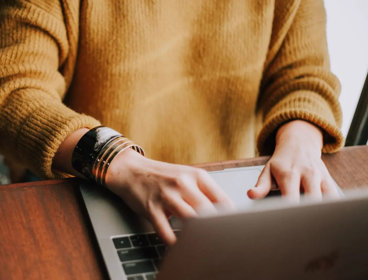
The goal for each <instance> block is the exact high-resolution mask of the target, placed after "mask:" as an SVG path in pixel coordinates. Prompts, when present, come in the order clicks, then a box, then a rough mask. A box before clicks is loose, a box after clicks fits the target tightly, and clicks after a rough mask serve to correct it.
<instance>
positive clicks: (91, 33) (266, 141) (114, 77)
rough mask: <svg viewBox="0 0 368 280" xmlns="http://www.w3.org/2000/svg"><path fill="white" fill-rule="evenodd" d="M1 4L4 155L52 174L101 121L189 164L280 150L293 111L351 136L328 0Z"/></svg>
mask: <svg viewBox="0 0 368 280" xmlns="http://www.w3.org/2000/svg"><path fill="white" fill-rule="evenodd" d="M0 3H1V4H0V153H2V154H5V156H7V157H11V158H13V159H17V160H18V161H20V162H21V163H23V164H24V165H25V166H27V167H29V168H31V169H32V170H33V171H35V172H37V173H38V174H40V175H42V176H46V177H53V176H55V172H53V170H52V159H53V157H54V155H55V152H56V150H57V148H58V146H59V145H60V143H61V142H62V141H63V139H65V137H66V136H67V135H68V134H69V133H71V132H72V131H74V130H76V129H78V128H81V127H94V126H96V125H98V124H99V123H102V124H103V125H106V126H109V127H112V128H114V129H116V130H118V131H120V132H121V133H123V134H124V135H126V136H127V137H129V138H131V139H132V140H133V141H135V142H136V143H137V144H139V145H141V146H142V147H144V149H145V151H146V155H147V156H148V157H151V158H154V159H158V160H164V161H168V162H176V163H185V164H190V163H198V162H208V161H218V160H227V159H238V158H245V157H251V156H254V155H255V153H256V145H255V143H257V145H258V151H259V152H260V153H270V152H272V149H273V145H274V134H275V131H276V130H277V128H278V127H279V126H280V125H282V124H283V123H284V122H286V121H288V120H291V119H304V120H307V121H310V122H312V123H314V124H316V125H317V126H319V127H321V128H322V129H323V131H324V133H325V143H324V151H325V152H332V151H335V150H336V149H338V148H339V147H340V146H341V145H342V143H343V137H342V135H341V133H340V131H339V126H340V123H341V111H340V107H339V103H338V94H339V83H338V81H337V79H336V78H335V76H334V75H332V74H331V73H330V71H329V59H328V54H327V48H326V36H325V20H326V19H325V12H324V7H323V3H322V1H320V0H305V1H297V0H295V1H289V0H262V1H258V0H257V1H256V0H242V1H241V0H233V1H222V0H218V1H215V0H150V1H148V0H147V1H143V0H134V1H133V0H132V1H118V0H117V1H111V0H99V1H96V0H84V1H79V0H59V1H56V0H43V1H42V0H29V1H20V0H18V1H5V2H4V1H1V2H0Z"/></svg>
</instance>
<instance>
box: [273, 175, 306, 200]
mask: <svg viewBox="0 0 368 280" xmlns="http://www.w3.org/2000/svg"><path fill="white" fill-rule="evenodd" d="M274 178H275V180H276V183H277V185H278V186H279V188H280V191H281V195H283V196H284V197H285V198H286V199H287V200H288V201H290V202H299V201H300V183H301V181H300V174H298V173H296V172H294V171H289V172H283V173H281V174H280V173H277V172H276V173H275V174H274Z"/></svg>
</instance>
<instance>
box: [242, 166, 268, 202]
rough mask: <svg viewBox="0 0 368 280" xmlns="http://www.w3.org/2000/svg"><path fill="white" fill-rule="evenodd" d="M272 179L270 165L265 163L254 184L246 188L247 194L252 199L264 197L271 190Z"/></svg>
mask: <svg viewBox="0 0 368 280" xmlns="http://www.w3.org/2000/svg"><path fill="white" fill-rule="evenodd" d="M272 181H273V180H272V175H271V168H270V165H269V164H266V165H265V167H264V168H263V170H262V172H261V174H260V175H259V177H258V180H257V183H256V185H255V186H254V187H253V188H251V189H250V190H248V192H247V194H248V196H249V198H252V199H260V198H264V197H265V196H266V195H267V194H268V193H269V192H270V190H271V187H272Z"/></svg>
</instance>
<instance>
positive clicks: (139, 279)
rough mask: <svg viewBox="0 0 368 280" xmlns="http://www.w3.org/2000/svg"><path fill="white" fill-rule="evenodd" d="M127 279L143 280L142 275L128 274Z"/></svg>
mask: <svg viewBox="0 0 368 280" xmlns="http://www.w3.org/2000/svg"><path fill="white" fill-rule="evenodd" d="M128 280H144V278H143V276H142V275H134V276H129V277H128Z"/></svg>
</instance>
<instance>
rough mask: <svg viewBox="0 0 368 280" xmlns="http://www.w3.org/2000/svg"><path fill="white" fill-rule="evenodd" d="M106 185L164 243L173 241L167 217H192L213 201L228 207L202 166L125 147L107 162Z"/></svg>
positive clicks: (208, 206) (208, 209)
mask: <svg viewBox="0 0 368 280" xmlns="http://www.w3.org/2000/svg"><path fill="white" fill-rule="evenodd" d="M105 182H106V186H107V188H109V189H110V190H111V191H112V192H114V193H115V194H117V195H119V196H120V197H121V198H122V199H123V200H124V202H125V203H126V204H127V205H128V206H129V207H130V208H131V209H132V210H134V211H135V212H136V213H138V214H141V215H143V216H145V217H146V218H147V219H148V220H149V221H150V222H151V223H152V224H153V227H154V228H155V230H156V231H157V233H158V234H159V235H160V237H161V238H162V239H163V240H164V241H165V242H166V243H167V244H173V243H174V242H175V241H176V237H175V234H174V233H173V231H172V229H171V227H170V223H169V221H168V218H169V217H170V216H171V215H174V216H177V217H179V218H187V217H193V216H196V215H197V214H198V212H200V211H203V210H206V211H215V207H214V205H213V204H214V203H216V204H220V205H222V206H224V207H225V208H229V209H231V208H232V207H233V204H232V202H231V201H230V199H229V198H228V196H227V195H226V194H225V193H224V191H223V190H222V189H221V188H220V187H219V186H218V185H217V184H216V182H215V181H214V180H213V179H212V177H211V176H210V175H209V174H208V173H207V172H206V171H205V170H203V169H199V168H195V167H190V166H185V165H178V164H169V163H165V162H160V161H155V160H152V159H149V158H146V157H143V156H141V155H140V154H139V153H137V152H135V151H133V150H131V149H128V150H125V151H123V152H121V153H119V154H118V155H117V156H116V157H115V158H114V159H113V161H112V162H111V164H110V166H109V169H108V171H107V174H106V181H105Z"/></svg>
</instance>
